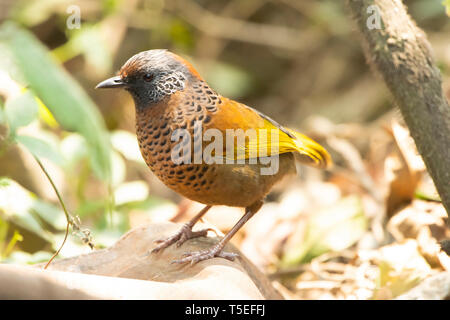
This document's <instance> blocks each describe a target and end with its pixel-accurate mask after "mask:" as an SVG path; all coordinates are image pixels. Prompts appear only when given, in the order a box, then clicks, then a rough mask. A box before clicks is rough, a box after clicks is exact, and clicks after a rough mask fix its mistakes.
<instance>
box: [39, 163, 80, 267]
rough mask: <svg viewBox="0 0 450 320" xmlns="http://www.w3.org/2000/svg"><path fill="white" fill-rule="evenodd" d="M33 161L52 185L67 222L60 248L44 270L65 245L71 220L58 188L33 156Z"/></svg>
mask: <svg viewBox="0 0 450 320" xmlns="http://www.w3.org/2000/svg"><path fill="white" fill-rule="evenodd" d="M33 157H34V159H35V160H36V162H37V163H38V165H39V167H41V169H42V171H43V172H44V174H45V176H46V177H47V179H48V181H50V184H51V185H52V188H53V190H54V191H55V193H56V196H57V197H58V201H59V203H60V204H61V207H62V208H63V211H64V214H65V215H66V220H67V224H66V233H65V234H64V240H63V242H62V243H61V246H60V247H59V248H58V250H56V252H55V253H54V254H53V255H52V257H51V258H50V260H48V262H47V264H46V265H45V267H44V269H47V267H48V266H49V265H50V263H51V262H52V261H53V259H55V257H56V256H57V255H58V254H59V252H60V251H61V249H62V248H63V246H64V244H65V243H66V240H67V237H68V235H69V227H70V225H71V224H72V219H71V217H70V214H69V212H68V211H67V209H66V205H65V203H64V201H63V199H62V197H61V194H60V193H59V191H58V188H56V186H55V183H54V182H53V179H52V177H50V175H49V174H48V172H47V170H46V169H45V167H44V166H43V165H42V162H41V160H39V158H38V157H36V156H35V155H33Z"/></svg>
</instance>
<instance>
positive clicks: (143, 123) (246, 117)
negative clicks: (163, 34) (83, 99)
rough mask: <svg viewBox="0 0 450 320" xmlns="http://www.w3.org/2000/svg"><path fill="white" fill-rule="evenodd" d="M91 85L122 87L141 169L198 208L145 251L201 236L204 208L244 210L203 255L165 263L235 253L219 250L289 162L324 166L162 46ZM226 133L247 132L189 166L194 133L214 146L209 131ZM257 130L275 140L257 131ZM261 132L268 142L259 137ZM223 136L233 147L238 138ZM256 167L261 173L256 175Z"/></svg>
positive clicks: (292, 169) (313, 147) (294, 136)
mask: <svg viewBox="0 0 450 320" xmlns="http://www.w3.org/2000/svg"><path fill="white" fill-rule="evenodd" d="M96 88H97V89H103V88H122V89H125V90H126V91H127V92H129V94H130V95H131V97H132V99H133V100H134V104H135V116H136V136H137V140H138V144H139V148H140V151H141V154H142V156H143V158H144V160H145V162H146V164H147V166H148V167H149V168H150V169H151V171H153V173H154V174H155V175H156V176H157V177H158V178H159V179H160V180H161V181H162V182H163V183H164V184H165V185H166V186H168V187H169V188H170V189H172V190H174V191H175V192H177V193H179V194H181V195H182V196H184V197H186V198H188V199H191V200H194V201H197V202H200V203H202V204H204V205H205V207H204V208H203V209H202V210H201V211H200V212H199V213H198V214H196V215H195V216H194V217H193V218H192V219H191V220H190V221H189V222H187V223H185V224H184V225H183V226H182V227H181V229H180V230H179V231H178V232H176V233H175V234H173V235H172V236H170V237H168V238H166V239H159V240H157V241H156V247H155V248H154V249H153V250H151V253H155V254H156V253H158V252H160V251H162V250H164V249H165V248H167V247H169V246H171V245H173V244H176V245H177V246H181V245H182V244H183V243H184V242H185V241H187V240H189V239H192V238H197V237H204V236H207V232H208V231H209V230H210V229H204V230H198V231H194V230H193V227H194V225H195V224H196V223H197V222H198V221H199V220H200V219H201V218H202V216H204V215H205V214H206V213H207V212H208V210H209V209H210V208H211V207H212V206H216V205H225V206H231V207H241V208H245V213H244V215H243V216H242V217H241V218H240V220H239V221H238V222H237V223H236V224H235V225H234V226H233V228H232V229H231V230H230V231H229V232H228V233H227V234H226V235H225V236H224V237H223V238H222V239H221V240H220V241H219V242H217V244H215V245H214V246H212V247H210V248H209V249H207V250H199V251H192V252H186V253H185V254H183V255H182V256H181V257H180V259H177V260H174V261H172V262H173V263H179V264H184V263H191V264H195V263H198V262H200V261H204V260H208V259H212V258H216V257H218V258H225V259H228V260H234V259H235V258H236V257H238V254H236V253H233V252H226V251H224V248H225V245H226V244H227V243H228V241H229V240H230V239H231V238H232V237H233V236H234V235H235V234H236V233H237V232H238V230H239V229H240V228H241V227H242V226H243V225H244V224H245V223H246V222H247V221H248V220H249V219H250V218H251V217H252V216H253V215H255V214H256V213H257V212H258V210H259V209H260V208H261V206H262V205H263V203H264V198H265V197H266V195H267V194H268V193H269V191H270V190H271V188H272V187H273V185H274V184H275V183H276V182H278V181H280V180H281V179H282V178H283V177H285V176H287V175H292V174H296V165H295V163H296V161H299V162H300V163H303V164H306V165H310V166H313V167H317V168H322V169H325V168H329V167H330V166H331V164H332V159H331V157H330V155H329V153H328V152H327V151H326V150H325V148H324V147H322V146H321V145H320V144H319V143H317V142H315V141H314V140H312V139H310V138H309V137H307V136H306V135H303V134H301V133H299V132H297V131H295V130H292V129H289V128H286V127H284V126H282V125H280V124H279V123H277V122H276V121H275V120H273V119H272V118H270V117H269V116H267V115H265V114H263V113H261V112H259V111H257V110H256V109H254V108H252V107H249V106H247V105H245V104H243V103H239V102H237V101H234V100H232V99H229V98H227V97H224V96H222V95H220V94H219V93H217V92H216V91H215V90H214V89H213V88H211V87H210V86H209V85H208V83H207V82H206V81H205V80H204V79H203V78H202V77H201V75H200V74H199V73H198V72H197V70H196V69H195V68H194V67H193V65H192V64H191V63H190V62H188V61H187V60H186V59H184V58H182V57H181V56H179V55H177V54H175V53H172V52H170V51H168V50H167V49H152V50H147V51H142V52H140V53H137V54H135V55H133V56H132V57H131V58H129V59H128V60H127V61H126V62H125V64H124V65H123V66H122V67H121V68H120V70H119V72H118V74H117V75H116V76H113V77H111V78H109V79H106V80H104V81H102V82H100V83H99V84H98V85H97V86H96ZM230 130H235V131H238V130H242V131H240V132H248V131H249V130H250V131H249V132H251V133H254V135H253V136H252V135H251V134H249V136H248V137H244V138H245V139H244V140H245V141H244V143H241V144H235V145H233V144H231V143H230V145H232V147H231V148H228V147H227V148H226V147H225V146H222V147H221V146H220V145H219V144H218V145H216V148H212V149H213V151H212V152H211V155H212V157H210V158H207V157H205V158H201V161H192V159H193V158H195V156H197V155H198V154H199V153H200V154H201V151H202V148H204V150H203V151H205V150H206V148H207V145H208V143H207V142H208V141H204V140H202V139H200V138H201V133H202V132H204V133H205V135H206V133H207V132H213V133H214V134H215V135H216V136H215V137H216V139H212V138H211V139H210V140H211V141H213V140H214V142H218V141H219V140H220V139H218V138H217V134H219V135H220V134H222V135H223V137H228V136H227V134H228V132H230ZM264 130H266V131H267V132H271V133H275V135H274V136H272V135H270V134H269V133H264V134H263V133H261V132H264ZM176 132H186V133H187V135H186V136H187V138H186V139H185V141H183V143H180V142H179V140H176V139H174V134H175V133H176ZM268 135H270V137H271V138H270V139H263V138H264V137H267V136H268ZM199 136H200V137H199ZM212 136H214V135H212ZM199 139H200V140H199ZM230 139H231V140H232V141H233V142H236V140H237V139H238V138H236V137H235V136H232V137H231V138H230ZM197 141H200V143H198V142H197ZM241 142H242V141H241ZM196 143H197V148H196V145H195V144H196ZM182 144H183V145H182ZM198 146H200V148H198ZM217 146H218V147H217ZM264 149H265V150H264ZM180 150H183V152H181V151H180ZM198 150H200V152H198ZM176 151H179V152H178V153H177V152H176ZM184 153H186V155H187V156H186V157H185V158H183V157H181V158H182V160H185V161H180V159H179V158H180V157H178V158H177V157H174V154H180V155H181V154H184ZM211 159H213V160H216V161H211ZM274 159H275V160H276V161H278V162H277V163H276V164H277V165H274V166H273V167H274V168H272V169H273V170H272V171H270V169H269V166H271V165H272V163H271V162H270V161H272V160H274ZM187 160H191V161H187ZM194 160H195V159H194ZM197 160H198V159H197ZM269 160H270V161H269ZM275 160H274V161H275ZM264 169H267V170H268V171H269V174H267V172H266V173H263V170H264Z"/></svg>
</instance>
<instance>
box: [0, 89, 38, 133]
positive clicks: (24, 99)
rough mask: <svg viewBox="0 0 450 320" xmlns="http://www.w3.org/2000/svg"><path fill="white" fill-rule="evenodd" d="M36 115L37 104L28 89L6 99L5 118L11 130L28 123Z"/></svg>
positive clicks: (13, 130)
mask: <svg viewBox="0 0 450 320" xmlns="http://www.w3.org/2000/svg"><path fill="white" fill-rule="evenodd" d="M37 116H38V104H37V102H36V99H35V98H34V96H33V94H32V93H31V92H30V91H27V92H25V93H23V94H21V95H19V96H17V97H14V98H12V99H10V100H7V102H6V104H5V118H6V120H7V121H8V125H9V128H10V130H11V132H15V131H16V129H17V128H19V127H23V126H26V125H28V124H30V123H31V121H33V120H34V119H36V118H37Z"/></svg>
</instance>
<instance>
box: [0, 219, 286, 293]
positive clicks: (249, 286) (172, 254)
mask: <svg viewBox="0 0 450 320" xmlns="http://www.w3.org/2000/svg"><path fill="white" fill-rule="evenodd" d="M180 227H181V225H179V224H174V223H158V224H151V225H149V226H146V227H139V228H135V229H133V230H131V231H129V232H128V233H127V234H125V235H124V236H122V238H121V239H119V240H118V241H117V243H116V244H115V245H114V246H112V247H110V248H108V249H103V250H97V251H94V252H92V253H89V254H85V255H80V256H77V257H73V258H68V259H63V260H57V261H54V262H52V264H51V265H50V266H49V268H48V269H47V271H44V272H43V273H49V274H51V273H52V272H53V271H64V273H61V272H57V275H58V276H57V277H58V279H59V280H61V279H62V280H64V277H63V276H61V274H68V273H81V274H84V278H83V276H81V275H76V276H75V278H76V279H77V281H73V280H72V281H69V282H70V287H71V288H74V289H80V290H81V291H82V292H84V293H86V294H93V295H94V296H95V297H99V298H105V297H108V298H121V299H122V298H123V299H127V298H130V297H132V298H133V299H282V296H281V295H280V294H279V293H278V292H277V291H276V290H275V289H274V287H273V286H272V284H271V283H270V281H269V280H268V279H267V278H266V277H265V276H264V275H263V274H262V273H261V272H260V271H259V270H258V269H257V268H256V267H255V266H254V265H253V264H252V263H251V262H250V261H249V260H247V259H246V258H245V257H243V256H242V254H240V257H239V258H237V259H236V260H235V261H228V260H226V259H222V258H214V259H210V260H207V261H202V262H199V263H197V264H195V265H192V266H191V265H178V264H171V261H172V260H175V259H179V258H180V257H181V255H182V254H183V253H184V252H187V251H198V250H203V249H207V248H209V247H210V246H212V245H213V244H215V243H216V242H217V241H218V239H217V238H210V237H208V238H197V239H191V240H189V241H187V242H185V243H184V244H183V245H182V246H181V247H177V246H175V245H173V246H170V247H169V248H166V250H164V251H162V252H160V253H158V254H151V253H150V250H151V249H152V248H154V246H155V244H154V241H155V240H156V239H160V238H165V237H167V236H169V235H171V234H173V233H174V232H176V231H177V230H178V228H180ZM197 228H198V229H200V228H202V226H201V225H200V224H199V225H198V226H196V229H197ZM225 250H227V251H231V252H237V253H239V251H238V250H237V249H236V248H235V247H234V246H232V245H227V247H226V248H225ZM42 266H43V265H40V267H42ZM85 275H97V276H107V277H115V278H126V279H127V280H130V279H135V281H136V280H141V281H139V283H136V282H132V283H133V286H138V287H140V288H141V289H140V290H141V294H137V293H136V290H130V289H129V287H127V286H122V284H123V283H122V282H120V280H119V279H111V278H109V279H111V280H110V281H116V282H117V283H118V285H119V286H120V287H121V288H124V290H128V291H129V292H120V293H119V292H116V291H117V287H115V286H112V285H109V286H108V290H102V289H101V288H98V286H95V288H94V290H93V291H90V290H89V283H90V282H89V281H91V283H92V281H100V282H101V283H104V281H106V280H104V277H101V278H100V277H97V278H96V279H91V280H88V278H89V277H88V278H86V276H85ZM72 277H73V274H72V275H70V276H69V277H68V278H72ZM142 280H145V281H142ZM130 281H131V280H130ZM60 282H61V281H60ZM63 282H64V281H63ZM115 288H116V289H115ZM0 290H1V289H0Z"/></svg>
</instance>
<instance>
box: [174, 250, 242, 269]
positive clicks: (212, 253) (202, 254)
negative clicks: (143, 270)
mask: <svg viewBox="0 0 450 320" xmlns="http://www.w3.org/2000/svg"><path fill="white" fill-rule="evenodd" d="M215 257H217V258H224V259H227V260H230V261H234V259H235V258H236V257H239V255H238V254H237V253H234V252H223V251H222V250H221V248H220V247H213V248H211V249H209V250H204V251H194V252H185V253H183V254H182V256H181V259H179V260H173V261H172V262H171V264H174V263H177V264H182V263H187V262H190V264H191V265H193V264H195V263H197V262H200V261H203V260H208V259H212V258H215Z"/></svg>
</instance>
